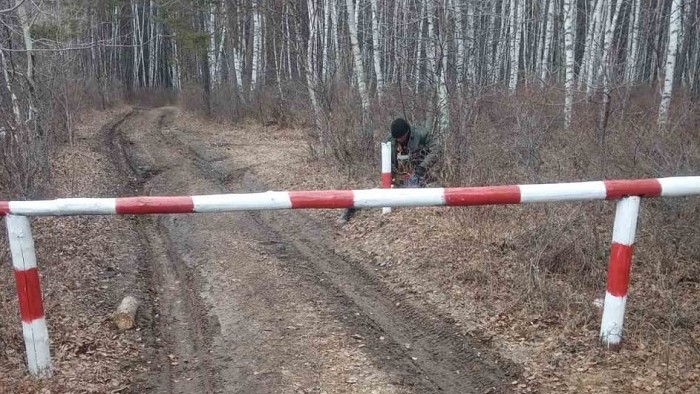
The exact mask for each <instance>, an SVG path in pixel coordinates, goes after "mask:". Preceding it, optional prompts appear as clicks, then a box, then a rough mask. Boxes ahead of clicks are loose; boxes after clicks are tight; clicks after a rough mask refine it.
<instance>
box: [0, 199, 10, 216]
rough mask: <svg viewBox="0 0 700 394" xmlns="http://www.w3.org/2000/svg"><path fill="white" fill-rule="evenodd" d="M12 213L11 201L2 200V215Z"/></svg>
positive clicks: (0, 213) (0, 212)
mask: <svg viewBox="0 0 700 394" xmlns="http://www.w3.org/2000/svg"><path fill="white" fill-rule="evenodd" d="M8 213H10V202H9V201H0V216H5V215H7V214H8Z"/></svg>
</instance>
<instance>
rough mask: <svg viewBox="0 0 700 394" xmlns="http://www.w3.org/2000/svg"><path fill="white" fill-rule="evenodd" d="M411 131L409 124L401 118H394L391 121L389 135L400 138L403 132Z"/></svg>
mask: <svg viewBox="0 0 700 394" xmlns="http://www.w3.org/2000/svg"><path fill="white" fill-rule="evenodd" d="M409 131H411V126H410V125H409V124H408V122H406V120H405V119H403V118H396V119H395V120H394V121H393V122H391V136H392V137H394V138H401V137H402V136H404V134H406V133H408V132H409Z"/></svg>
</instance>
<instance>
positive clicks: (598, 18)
mask: <svg viewBox="0 0 700 394" xmlns="http://www.w3.org/2000/svg"><path fill="white" fill-rule="evenodd" d="M608 4H612V3H610V2H609V0H598V3H597V4H596V8H595V27H594V30H593V37H592V40H591V46H590V48H589V49H590V52H589V56H588V63H587V70H586V93H587V94H588V95H591V94H592V93H593V91H594V90H595V89H597V86H598V82H597V80H596V70H598V67H599V65H600V62H601V57H602V50H603V43H602V41H603V35H604V33H605V27H606V24H607V23H606V21H607V18H608V12H607V10H608V8H609V7H608V6H607V5H608Z"/></svg>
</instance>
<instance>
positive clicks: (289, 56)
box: [234, 10, 294, 86]
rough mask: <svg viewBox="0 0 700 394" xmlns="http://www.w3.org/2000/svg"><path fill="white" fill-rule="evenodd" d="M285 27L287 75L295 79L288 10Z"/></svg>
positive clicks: (285, 15)
mask: <svg viewBox="0 0 700 394" xmlns="http://www.w3.org/2000/svg"><path fill="white" fill-rule="evenodd" d="M284 26H285V31H286V33H287V34H286V36H285V37H286V38H287V39H286V40H285V41H286V42H287V73H288V75H289V79H293V78H294V73H293V70H292V45H291V44H290V42H291V40H292V32H291V30H290V29H289V11H288V10H287V12H285V13H284ZM235 54H236V53H235V51H234V56H235ZM236 67H239V65H237V66H236ZM236 73H238V68H237V69H236ZM237 75H240V74H237ZM237 78H238V84H239V86H240V85H241V83H240V77H238V76H237Z"/></svg>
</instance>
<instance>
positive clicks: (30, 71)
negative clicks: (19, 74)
mask: <svg viewBox="0 0 700 394" xmlns="http://www.w3.org/2000/svg"><path fill="white" fill-rule="evenodd" d="M26 6H27V4H26V3H25V2H24V1H23V0H15V7H17V17H18V19H19V24H20V26H21V27H22V39H23V40H24V49H25V51H26V56H27V75H26V78H27V81H28V82H29V84H30V85H31V88H32V89H34V52H33V51H34V42H33V40H32V34H31V31H30V29H31V25H30V24H29V18H28V16H27V11H26V9H25V7H26Z"/></svg>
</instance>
